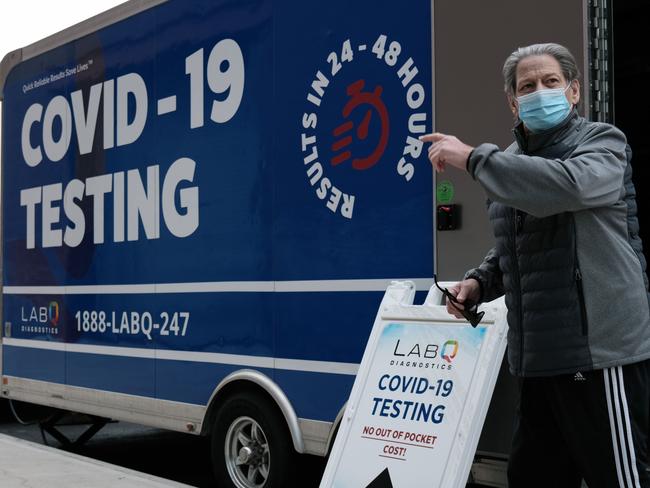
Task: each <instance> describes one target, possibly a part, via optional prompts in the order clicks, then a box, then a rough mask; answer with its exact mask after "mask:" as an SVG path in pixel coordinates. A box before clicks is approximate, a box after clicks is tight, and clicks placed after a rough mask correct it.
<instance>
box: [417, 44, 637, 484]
mask: <svg viewBox="0 0 650 488" xmlns="http://www.w3.org/2000/svg"><path fill="white" fill-rule="evenodd" d="M503 74H504V78H505V89H506V94H507V98H508V103H509V105H510V108H511V109H512V112H513V114H514V115H515V117H517V119H518V123H517V125H516V127H515V129H514V134H515V139H516V142H515V143H514V144H512V145H511V146H510V147H508V148H507V149H506V150H505V151H500V150H499V148H498V147H497V146H495V145H493V144H481V145H479V146H477V147H471V146H468V145H467V144H464V143H463V142H461V141H460V140H458V139H457V138H456V137H454V136H450V135H444V134H440V133H436V134H429V135H427V136H424V137H423V138H422V139H423V140H425V141H428V142H431V143H432V145H431V147H430V149H429V159H430V160H431V163H432V164H433V165H434V167H435V168H436V170H437V171H439V172H440V171H444V170H445V169H446V168H447V167H448V166H451V167H455V168H458V169H460V170H462V171H467V172H468V173H469V174H470V175H471V176H472V178H474V179H475V180H476V181H477V182H478V183H479V184H480V185H481V186H482V187H483V188H484V190H485V191H486V193H487V195H488V198H489V202H488V213H489V216H490V219H491V222H492V226H493V229H494V233H495V237H496V246H495V247H494V248H493V249H492V250H490V252H489V253H488V254H487V256H486V258H485V260H484V261H483V263H482V264H481V265H480V266H479V267H478V268H476V269H473V270H470V271H469V272H468V273H467V274H466V275H465V279H464V280H463V281H462V282H460V283H457V284H456V285H455V286H454V287H452V288H451V290H450V291H451V292H452V294H453V295H455V296H456V298H457V300H458V302H460V303H459V304H454V303H448V304H447V308H448V310H449V312H450V313H452V314H454V315H456V316H457V317H461V314H460V312H459V309H461V308H463V305H462V304H463V303H465V304H468V303H469V302H473V303H477V302H481V301H488V300H492V299H494V298H496V297H497V296H499V295H501V294H503V293H505V295H506V305H507V307H508V324H509V330H508V360H509V364H510V370H511V372H512V373H513V374H514V375H516V376H519V377H521V381H520V392H519V401H518V408H517V416H516V421H515V433H514V438H513V444H512V450H511V454H510V461H509V466H508V480H509V487H510V488H519V487H526V488H531V487H544V488H550V487H553V488H555V487H567V488H568V487H571V488H578V487H579V486H580V482H581V479H582V478H584V480H585V481H586V482H587V484H588V486H589V488H612V487H620V488H633V487H634V488H637V487H646V488H647V487H650V477H649V476H648V473H647V472H646V468H647V462H646V458H647V454H648V444H647V442H648V441H647V432H648V427H649V420H648V417H649V412H650V405H649V399H648V396H649V395H648V393H649V386H650V361H648V358H649V357H650V317H649V311H648V300H647V298H646V295H645V293H646V292H645V287H644V282H643V278H642V269H641V264H640V262H639V258H638V257H637V255H636V254H635V252H634V250H633V249H632V247H631V246H630V242H629V237H628V228H627V205H626V204H625V202H624V200H623V199H624V197H625V188H624V173H625V170H626V154H625V149H626V140H625V136H624V135H623V134H622V133H621V132H620V131H619V130H618V129H616V128H615V127H613V126H611V125H608V124H603V123H595V122H588V121H586V120H585V119H584V118H582V117H580V116H579V115H578V113H577V111H576V109H575V107H576V106H577V104H578V102H579V100H580V84H579V81H578V77H579V72H578V68H577V65H576V63H575V60H574V58H573V56H572V55H571V53H570V52H569V51H568V50H567V49H566V48H564V47H562V46H560V45H557V44H536V45H532V46H528V47H525V48H520V49H518V50H517V51H515V52H514V53H512V54H511V55H510V56H509V57H508V59H507V60H506V62H505V65H504V68H503Z"/></svg>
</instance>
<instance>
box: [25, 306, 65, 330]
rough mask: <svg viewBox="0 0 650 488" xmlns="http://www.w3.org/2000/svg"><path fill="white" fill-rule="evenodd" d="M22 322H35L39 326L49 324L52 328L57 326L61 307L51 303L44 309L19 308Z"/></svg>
mask: <svg viewBox="0 0 650 488" xmlns="http://www.w3.org/2000/svg"><path fill="white" fill-rule="evenodd" d="M20 315H21V319H22V321H23V322H36V323H39V324H46V323H48V322H49V323H50V324H51V325H52V326H53V327H57V326H58V325H59V319H60V316H61V307H60V306H59V303H58V302H55V301H52V302H50V303H49V304H48V305H47V306H46V307H45V306H43V307H28V308H25V307H20Z"/></svg>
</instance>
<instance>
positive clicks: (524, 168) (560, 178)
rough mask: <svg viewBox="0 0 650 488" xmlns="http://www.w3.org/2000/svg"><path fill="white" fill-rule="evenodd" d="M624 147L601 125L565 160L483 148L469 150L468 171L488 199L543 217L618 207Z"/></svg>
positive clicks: (617, 133) (619, 135) (612, 131)
mask: <svg viewBox="0 0 650 488" xmlns="http://www.w3.org/2000/svg"><path fill="white" fill-rule="evenodd" d="M625 146H626V140H625V136H624V135H623V133H622V132H621V131H620V130H618V129H616V128H615V127H613V126H610V125H604V124H601V125H597V126H595V127H594V128H593V129H592V130H591V133H590V134H589V135H588V136H587V137H586V139H585V140H584V141H583V142H582V143H581V144H580V145H579V146H578V147H577V148H576V149H575V151H574V152H573V154H571V156H570V157H569V158H567V159H565V160H560V159H546V158H541V157H536V156H525V155H520V154H509V153H505V152H501V151H499V148H498V147H497V146H495V145H494V144H481V145H480V146H477V147H476V148H474V150H473V151H472V153H471V156H470V157H469V159H468V162H467V170H468V171H469V173H470V174H471V175H472V177H473V178H474V179H476V180H477V181H478V182H479V183H480V184H481V186H482V187H483V188H484V189H485V191H486V192H487V194H488V197H489V198H490V199H491V200H494V201H497V202H500V203H503V204H504V205H508V206H510V207H514V208H518V209H520V210H523V211H525V212H527V213H529V214H531V215H533V216H536V217H546V216H549V215H554V214H557V213H561V212H575V211H578V210H583V209H586V208H593V207H603V206H608V205H612V204H614V203H616V202H617V201H618V200H619V199H620V197H621V187H622V184H623V174H624V171H625V166H626V157H625Z"/></svg>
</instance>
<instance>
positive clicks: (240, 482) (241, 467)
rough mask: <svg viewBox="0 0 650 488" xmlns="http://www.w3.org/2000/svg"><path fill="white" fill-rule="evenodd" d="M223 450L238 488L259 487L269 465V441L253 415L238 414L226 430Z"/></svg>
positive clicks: (264, 478)
mask: <svg viewBox="0 0 650 488" xmlns="http://www.w3.org/2000/svg"><path fill="white" fill-rule="evenodd" d="M224 454H225V457H226V467H227V468H228V474H229V475H230V478H231V479H232V480H233V482H234V483H235V485H236V486H237V488H261V487H263V486H264V485H265V484H266V480H267V479H268V477H269V472H270V467H271V456H270V453H269V443H268V441H267V440H266V435H265V434H264V431H263V430H262V428H261V427H260V424H258V423H257V422H256V421H255V420H254V419H252V418H250V417H239V418H237V419H236V420H235V421H234V422H233V423H232V424H230V427H229V428H228V432H227V433H226V439H225V449H224Z"/></svg>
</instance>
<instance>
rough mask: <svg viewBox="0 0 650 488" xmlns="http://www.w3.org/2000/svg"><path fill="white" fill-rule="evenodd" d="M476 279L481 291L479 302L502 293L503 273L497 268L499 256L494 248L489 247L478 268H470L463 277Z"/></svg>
mask: <svg viewBox="0 0 650 488" xmlns="http://www.w3.org/2000/svg"><path fill="white" fill-rule="evenodd" d="M464 279H466V280H468V279H475V280H476V281H478V284H479V286H480V289H481V292H480V296H479V298H478V301H479V302H489V301H492V300H494V299H495V298H498V297H500V296H501V295H503V293H504V290H503V273H502V272H501V268H499V256H498V255H497V251H496V248H492V249H490V251H489V252H488V253H487V256H485V259H483V262H482V263H481V265H480V266H479V267H478V268H474V269H470V270H469V271H468V272H467V273H465V278H464Z"/></svg>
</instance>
